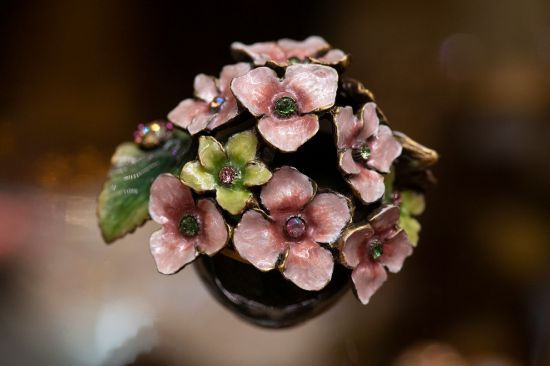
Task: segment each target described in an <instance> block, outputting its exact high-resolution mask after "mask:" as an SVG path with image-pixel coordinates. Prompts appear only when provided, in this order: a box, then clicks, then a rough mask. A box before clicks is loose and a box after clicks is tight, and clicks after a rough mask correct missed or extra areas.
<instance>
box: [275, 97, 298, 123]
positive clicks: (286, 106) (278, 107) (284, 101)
mask: <svg viewBox="0 0 550 366" xmlns="http://www.w3.org/2000/svg"><path fill="white" fill-rule="evenodd" d="M275 112H276V113H277V115H278V116H279V117H281V118H289V117H292V116H293V115H295V114H296V113H297V112H298V105H297V104H296V101H295V100H294V99H292V98H291V97H282V98H279V99H277V100H276V101H275Z"/></svg>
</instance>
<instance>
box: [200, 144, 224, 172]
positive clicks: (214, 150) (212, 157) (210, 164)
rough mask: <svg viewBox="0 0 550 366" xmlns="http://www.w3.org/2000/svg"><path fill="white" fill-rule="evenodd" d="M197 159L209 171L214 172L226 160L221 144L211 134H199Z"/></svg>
mask: <svg viewBox="0 0 550 366" xmlns="http://www.w3.org/2000/svg"><path fill="white" fill-rule="evenodd" d="M198 155H199V161H200V162H201V165H202V166H203V167H204V168H205V169H206V170H207V171H209V172H214V171H216V170H218V169H219V168H220V166H221V165H223V164H224V163H225V162H226V161H227V155H226V154H225V151H224V149H223V147H222V145H221V144H220V143H219V142H218V140H216V139H215V138H213V137H212V136H201V137H200V138H199V149H198Z"/></svg>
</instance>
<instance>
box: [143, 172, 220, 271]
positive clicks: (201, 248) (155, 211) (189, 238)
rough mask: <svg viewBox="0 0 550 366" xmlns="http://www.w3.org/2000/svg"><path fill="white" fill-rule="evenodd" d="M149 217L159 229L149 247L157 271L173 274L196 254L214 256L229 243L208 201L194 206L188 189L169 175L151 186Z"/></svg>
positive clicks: (217, 216) (153, 235) (216, 210)
mask: <svg viewBox="0 0 550 366" xmlns="http://www.w3.org/2000/svg"><path fill="white" fill-rule="evenodd" d="M149 214H150V215H151V218H152V219H153V220H154V221H155V222H157V223H159V224H161V225H162V229H160V230H159V231H156V232H154V233H153V234H152V235H151V241H150V247H151V254H152V255H153V257H154V259H155V262H156V264H157V268H158V270H159V272H161V273H163V274H173V273H175V272H177V271H178V270H180V269H181V268H183V267H184V266H185V265H186V264H188V263H190V262H192V261H193V260H194V259H195V258H196V256H197V255H198V254H199V253H204V254H207V255H213V254H215V253H217V252H218V251H219V250H220V249H222V248H223V247H224V246H225V245H226V244H227V242H228V239H229V230H228V227H227V225H226V223H225V221H224V219H223V216H222V214H221V213H220V211H219V210H218V208H217V207H216V204H215V203H214V202H213V201H212V200H211V199H200V200H198V201H197V203H195V200H194V199H193V195H192V194H191V190H190V189H189V188H188V187H186V186H185V185H183V183H182V182H181V181H180V180H179V179H178V178H177V177H175V176H173V175H171V174H162V175H160V176H158V177H157V179H155V181H154V182H153V184H152V186H151V196H150V199H149Z"/></svg>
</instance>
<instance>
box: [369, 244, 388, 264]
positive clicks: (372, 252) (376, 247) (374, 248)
mask: <svg viewBox="0 0 550 366" xmlns="http://www.w3.org/2000/svg"><path fill="white" fill-rule="evenodd" d="M383 254H384V245H383V244H382V242H381V241H380V240H379V239H374V240H371V241H370V243H369V256H370V258H371V259H372V260H373V261H378V260H379V259H380V257H382V255H383Z"/></svg>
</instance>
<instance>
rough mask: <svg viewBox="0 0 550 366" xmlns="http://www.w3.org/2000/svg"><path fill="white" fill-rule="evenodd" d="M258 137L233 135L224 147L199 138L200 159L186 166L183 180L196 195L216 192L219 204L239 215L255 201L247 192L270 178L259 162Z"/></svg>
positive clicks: (245, 133)
mask: <svg viewBox="0 0 550 366" xmlns="http://www.w3.org/2000/svg"><path fill="white" fill-rule="evenodd" d="M257 148H258V138H257V137H256V135H255V134H254V132H252V131H245V132H241V133H237V134H235V135H233V136H231V137H230V138H229V139H228V140H227V143H226V144H225V148H224V147H223V146H222V145H221V144H220V143H219V142H218V140H216V139H215V138H213V137H211V136H201V137H200V138H199V151H198V155H199V160H195V161H191V162H188V163H187V164H185V166H184V167H183V169H182V171H181V180H182V181H183V183H185V184H186V185H187V186H189V187H191V188H192V189H193V190H195V191H196V192H197V193H202V192H205V191H214V190H215V191H216V201H218V204H219V205H220V206H221V207H222V208H223V209H225V210H226V211H228V212H229V213H231V214H232V215H238V214H240V213H241V212H242V211H243V210H244V209H245V208H246V206H247V204H248V203H249V202H250V200H251V199H252V193H251V192H250V190H249V189H248V187H251V186H260V185H263V184H265V183H267V181H269V179H271V172H270V171H269V169H267V167H266V166H265V164H264V163H262V162H261V161H259V160H257V159H256V150H257Z"/></svg>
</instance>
